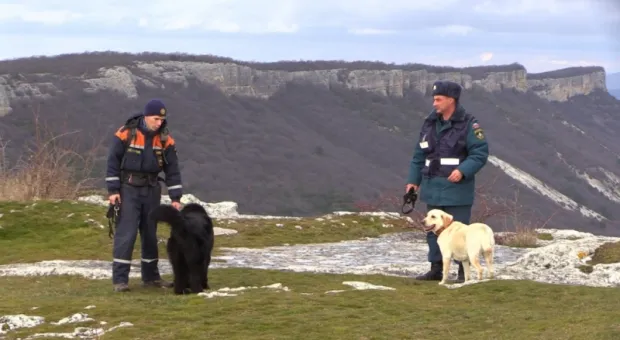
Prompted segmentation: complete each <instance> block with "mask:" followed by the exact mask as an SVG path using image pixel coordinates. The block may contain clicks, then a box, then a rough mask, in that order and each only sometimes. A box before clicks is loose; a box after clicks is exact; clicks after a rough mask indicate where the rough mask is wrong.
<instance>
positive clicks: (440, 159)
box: [405, 81, 489, 282]
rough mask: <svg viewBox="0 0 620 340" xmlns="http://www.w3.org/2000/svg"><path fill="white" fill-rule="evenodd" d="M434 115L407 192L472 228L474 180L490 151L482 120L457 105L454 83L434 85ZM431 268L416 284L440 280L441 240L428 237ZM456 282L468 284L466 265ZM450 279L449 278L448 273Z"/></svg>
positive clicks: (414, 161) (427, 121) (426, 122)
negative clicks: (465, 281) (464, 270)
mask: <svg viewBox="0 0 620 340" xmlns="http://www.w3.org/2000/svg"><path fill="white" fill-rule="evenodd" d="M432 94H433V108H434V110H433V112H431V114H430V115H429V116H428V117H427V118H426V119H425V120H424V124H423V125H422V129H421V131H420V136H419V140H418V143H417V144H416V147H415V151H414V153H413V158H412V160H411V165H410V168H409V177H408V179H407V185H406V188H405V190H406V191H407V192H408V191H409V189H411V188H414V189H415V190H416V191H417V190H418V189H419V191H420V192H419V197H420V200H421V201H422V202H424V203H426V208H427V211H428V210H431V209H441V210H443V211H445V212H447V213H449V214H451V215H453V216H454V220H455V221H459V222H462V223H465V224H469V223H470V218H471V210H472V206H473V203H474V196H475V189H476V183H475V176H476V174H477V173H478V172H479V171H480V170H481V169H482V167H484V165H485V164H486V162H487V158H488V157H489V146H488V144H487V140H486V138H485V135H484V133H483V131H482V128H481V127H480V124H479V123H478V120H477V119H476V118H475V117H474V116H473V115H472V114H470V113H467V112H466V111H465V108H464V107H463V106H462V105H460V104H459V99H460V96H461V86H460V85H459V84H457V83H454V82H450V81H437V82H435V83H434V84H433V93H432ZM426 241H427V243H428V261H429V262H430V263H431V269H430V271H428V272H427V273H425V274H423V275H420V276H417V277H416V279H417V280H441V278H442V270H443V269H442V266H443V259H442V256H441V251H440V249H439V245H438V244H437V235H435V234H434V233H433V232H428V233H427V235H426ZM455 262H457V263H458V265H459V269H458V278H457V282H463V281H464V272H463V264H462V263H460V262H459V261H455ZM446 274H447V273H446Z"/></svg>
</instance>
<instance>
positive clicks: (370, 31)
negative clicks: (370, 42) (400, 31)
mask: <svg viewBox="0 0 620 340" xmlns="http://www.w3.org/2000/svg"><path fill="white" fill-rule="evenodd" d="M348 32H349V33H351V34H357V35H380V34H394V33H397V32H396V31H394V30H382V29H378V28H351V29H349V30H348Z"/></svg>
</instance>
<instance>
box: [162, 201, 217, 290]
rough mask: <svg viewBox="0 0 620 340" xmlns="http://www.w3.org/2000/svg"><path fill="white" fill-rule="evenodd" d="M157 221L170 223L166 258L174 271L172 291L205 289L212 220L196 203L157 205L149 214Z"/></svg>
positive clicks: (211, 245)
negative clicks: (179, 207) (180, 206)
mask: <svg viewBox="0 0 620 340" xmlns="http://www.w3.org/2000/svg"><path fill="white" fill-rule="evenodd" d="M151 214H152V217H153V218H154V219H155V220H156V221H157V222H165V223H168V224H169V225H170V238H169V239H168V244H167V250H168V259H169V260H170V264H171V265H172V271H173V274H174V293H175V294H184V293H189V292H191V293H200V292H202V291H203V290H205V289H209V288H210V287H209V281H208V272H209V265H210V263H211V251H212V250H213V244H214V238H215V237H214V233H213V222H212V221H211V217H209V214H207V211H206V210H205V209H204V208H203V207H202V206H201V205H200V204H197V203H190V204H187V205H186V206H184V207H183V209H181V211H179V210H177V209H175V208H174V207H173V206H171V205H164V204H162V205H160V206H158V207H157V208H155V209H154V210H153V212H152V213H151Z"/></svg>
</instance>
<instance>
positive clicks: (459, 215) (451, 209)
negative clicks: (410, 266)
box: [426, 204, 472, 263]
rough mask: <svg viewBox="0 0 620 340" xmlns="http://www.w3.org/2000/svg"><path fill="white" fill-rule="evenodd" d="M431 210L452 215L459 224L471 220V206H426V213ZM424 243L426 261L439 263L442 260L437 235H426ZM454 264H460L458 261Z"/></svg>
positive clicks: (429, 233) (430, 233) (467, 222)
mask: <svg viewBox="0 0 620 340" xmlns="http://www.w3.org/2000/svg"><path fill="white" fill-rule="evenodd" d="M432 209H439V210H443V211H445V212H447V213H448V214H450V215H452V216H453V218H454V220H455V221H459V222H461V223H465V224H469V220H470V219H471V209H472V206H471V205H457V206H443V207H438V206H433V205H428V204H427V205H426V211H427V212H428V211H429V210H432ZM426 243H428V261H429V262H439V261H441V260H442V256H441V250H440V249H439V244H437V235H435V233H433V232H428V233H426ZM454 262H456V263H460V261H454Z"/></svg>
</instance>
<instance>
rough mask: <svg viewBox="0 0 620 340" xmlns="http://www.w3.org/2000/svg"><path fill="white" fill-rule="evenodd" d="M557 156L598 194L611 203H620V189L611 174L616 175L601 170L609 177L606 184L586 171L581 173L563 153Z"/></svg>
mask: <svg viewBox="0 0 620 340" xmlns="http://www.w3.org/2000/svg"><path fill="white" fill-rule="evenodd" d="M557 155H558V158H560V160H561V161H562V162H563V163H564V164H565V165H566V166H567V167H569V168H570V169H571V170H572V171H573V173H574V174H575V175H576V176H577V177H579V178H581V179H583V180H584V181H585V182H586V183H588V185H590V186H591V187H592V188H594V189H596V190H597V191H598V192H600V193H601V194H603V196H605V197H606V198H607V199H609V200H610V201H614V202H617V203H620V189H619V188H618V183H617V182H615V181H613V179H612V178H611V176H610V175H609V174H611V175H614V174H613V173H610V172H609V171H606V170H604V169H602V168H599V169H601V171H602V172H603V173H604V174H605V175H606V176H607V179H608V182H607V183H604V182H603V181H601V180H599V179H596V178H594V177H592V176H591V175H590V174H588V173H587V172H586V171H584V172H583V173H581V172H579V170H577V168H575V167H574V166H572V165H570V164H568V162H567V161H566V159H565V158H564V156H562V154H561V153H559V152H557ZM614 176H615V175H614ZM609 182H611V183H609Z"/></svg>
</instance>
